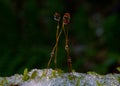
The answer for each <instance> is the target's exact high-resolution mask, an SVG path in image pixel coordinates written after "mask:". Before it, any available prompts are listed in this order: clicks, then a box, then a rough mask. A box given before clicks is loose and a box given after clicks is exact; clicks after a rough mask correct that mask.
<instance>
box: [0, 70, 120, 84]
mask: <svg viewBox="0 0 120 86" xmlns="http://www.w3.org/2000/svg"><path fill="white" fill-rule="evenodd" d="M26 77H28V78H26ZM24 78H26V79H24ZM0 86H120V74H107V75H99V74H97V73H94V72H88V73H87V74H85V73H77V72H72V73H64V72H62V71H61V70H58V71H56V70H53V69H33V70H31V71H30V72H28V73H27V76H26V75H25V74H23V75H22V74H21V75H20V74H15V75H13V76H11V77H0Z"/></svg>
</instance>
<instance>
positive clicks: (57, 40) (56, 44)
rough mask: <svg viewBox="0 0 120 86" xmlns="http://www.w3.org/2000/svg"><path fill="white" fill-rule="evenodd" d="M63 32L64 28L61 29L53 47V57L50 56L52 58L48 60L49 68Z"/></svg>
mask: <svg viewBox="0 0 120 86" xmlns="http://www.w3.org/2000/svg"><path fill="white" fill-rule="evenodd" d="M61 33H62V29H61V30H60V32H59V34H58V36H57V38H56V43H55V45H54V47H53V49H52V53H51V57H50V59H49V61H48V66H47V68H49V66H50V63H51V60H52V58H53V57H54V54H55V49H56V47H57V46H58V42H59V38H60V36H61Z"/></svg>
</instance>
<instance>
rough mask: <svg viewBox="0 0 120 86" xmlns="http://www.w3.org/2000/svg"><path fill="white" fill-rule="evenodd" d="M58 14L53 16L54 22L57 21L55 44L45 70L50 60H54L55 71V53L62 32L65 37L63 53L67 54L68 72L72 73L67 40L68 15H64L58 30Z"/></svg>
mask: <svg viewBox="0 0 120 86" xmlns="http://www.w3.org/2000/svg"><path fill="white" fill-rule="evenodd" d="M60 19H61V17H60V14H59V13H57V12H56V13H55V14H54V20H55V21H57V30H56V43H55V45H54V46H53V49H52V52H51V57H50V59H49V61H48V66H47V68H49V66H50V63H51V60H52V59H53V58H54V64H55V69H57V53H58V42H59V38H60V36H61V34H62V32H64V35H65V51H66V54H67V59H68V66H69V72H72V62H71V57H70V53H69V39H68V24H69V22H70V13H65V14H64V16H63V19H62V25H61V28H60Z"/></svg>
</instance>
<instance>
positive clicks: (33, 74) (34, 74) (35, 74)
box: [30, 71, 38, 79]
mask: <svg viewBox="0 0 120 86" xmlns="http://www.w3.org/2000/svg"><path fill="white" fill-rule="evenodd" d="M37 75H38V73H37V71H34V72H33V73H32V75H31V77H30V78H31V79H34V78H35V77H36V76H37Z"/></svg>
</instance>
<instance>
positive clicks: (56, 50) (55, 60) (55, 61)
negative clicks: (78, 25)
mask: <svg viewBox="0 0 120 86" xmlns="http://www.w3.org/2000/svg"><path fill="white" fill-rule="evenodd" d="M59 27H60V26H59V21H58V24H57V31H56V49H55V59H54V63H55V69H57V53H58V42H57V39H58V34H59Z"/></svg>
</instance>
